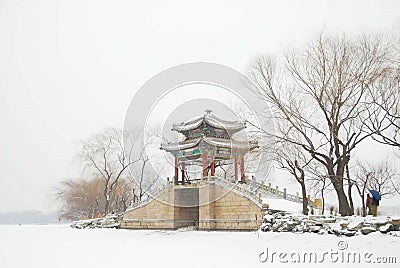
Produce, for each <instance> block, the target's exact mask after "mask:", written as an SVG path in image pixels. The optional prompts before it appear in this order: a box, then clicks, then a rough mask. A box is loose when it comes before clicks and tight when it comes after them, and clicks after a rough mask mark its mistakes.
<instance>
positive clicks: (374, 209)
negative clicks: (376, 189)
mask: <svg viewBox="0 0 400 268" xmlns="http://www.w3.org/2000/svg"><path fill="white" fill-rule="evenodd" d="M378 206H379V200H378V199H376V198H375V197H372V215H373V216H374V217H376V216H378Z"/></svg>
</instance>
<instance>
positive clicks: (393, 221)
mask: <svg viewBox="0 0 400 268" xmlns="http://www.w3.org/2000/svg"><path fill="white" fill-rule="evenodd" d="M389 223H390V224H391V225H393V231H398V230H399V226H400V220H398V219H393V218H392V219H390V221H389Z"/></svg>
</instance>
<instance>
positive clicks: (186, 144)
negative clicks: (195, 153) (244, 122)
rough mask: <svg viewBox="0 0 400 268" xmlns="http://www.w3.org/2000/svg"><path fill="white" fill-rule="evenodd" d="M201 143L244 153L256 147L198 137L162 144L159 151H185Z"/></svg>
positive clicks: (254, 143) (248, 144) (229, 140)
mask: <svg viewBox="0 0 400 268" xmlns="http://www.w3.org/2000/svg"><path fill="white" fill-rule="evenodd" d="M202 141H203V142H204V143H206V144H208V145H211V146H215V147H221V148H230V149H236V150H244V151H251V150H253V149H255V148H257V147H258V143H257V142H247V141H237V140H232V139H222V138H216V137H200V138H196V139H191V140H185V141H181V142H171V143H163V144H161V148H160V149H163V150H166V151H180V150H186V149H191V148H195V147H197V146H198V145H199V144H200V142H202Z"/></svg>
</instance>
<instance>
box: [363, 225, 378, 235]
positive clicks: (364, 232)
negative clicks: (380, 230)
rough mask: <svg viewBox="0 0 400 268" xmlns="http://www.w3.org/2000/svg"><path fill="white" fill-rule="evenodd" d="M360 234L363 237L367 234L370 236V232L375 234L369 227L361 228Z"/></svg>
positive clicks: (374, 229) (374, 230) (373, 229)
mask: <svg viewBox="0 0 400 268" xmlns="http://www.w3.org/2000/svg"><path fill="white" fill-rule="evenodd" d="M360 232H361V233H362V234H363V235H367V234H370V233H372V232H376V228H374V227H371V226H365V227H363V228H361V229H360Z"/></svg>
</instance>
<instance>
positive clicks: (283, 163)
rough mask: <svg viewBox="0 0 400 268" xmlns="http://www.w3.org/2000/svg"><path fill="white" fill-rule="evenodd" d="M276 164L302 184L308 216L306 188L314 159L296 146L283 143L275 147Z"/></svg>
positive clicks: (304, 212)
mask: <svg viewBox="0 0 400 268" xmlns="http://www.w3.org/2000/svg"><path fill="white" fill-rule="evenodd" d="M275 148H276V150H275V157H274V159H275V162H276V163H277V165H278V168H280V169H282V170H285V171H287V172H288V173H290V174H291V175H292V176H293V178H294V179H295V180H296V182H298V183H299V184H300V187H301V195H302V198H303V211H302V212H303V214H304V215H308V208H307V205H308V202H307V199H308V198H307V188H306V176H305V173H306V169H307V166H308V165H309V164H310V162H311V160H312V158H311V157H307V156H306V155H305V153H304V151H303V150H302V149H301V148H299V147H298V146H296V145H293V144H289V143H281V142H278V144H277V145H276V146H275Z"/></svg>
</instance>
